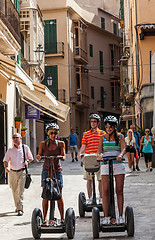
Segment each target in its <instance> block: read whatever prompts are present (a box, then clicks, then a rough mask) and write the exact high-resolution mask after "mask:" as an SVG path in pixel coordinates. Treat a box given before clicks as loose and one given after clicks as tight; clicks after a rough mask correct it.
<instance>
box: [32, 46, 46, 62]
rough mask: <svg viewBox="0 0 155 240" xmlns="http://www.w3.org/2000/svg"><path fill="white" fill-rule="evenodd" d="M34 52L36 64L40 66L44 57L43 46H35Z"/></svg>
mask: <svg viewBox="0 0 155 240" xmlns="http://www.w3.org/2000/svg"><path fill="white" fill-rule="evenodd" d="M34 52H35V53H36V58H37V62H38V64H39V65H41V64H42V62H43V58H44V55H45V51H44V50H43V46H42V45H41V44H40V43H39V44H38V46H37V49H36V50H35V51H34Z"/></svg>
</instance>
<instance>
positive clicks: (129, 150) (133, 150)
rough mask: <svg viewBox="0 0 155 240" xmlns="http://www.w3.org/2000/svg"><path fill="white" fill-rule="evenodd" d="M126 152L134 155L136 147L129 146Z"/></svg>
mask: <svg viewBox="0 0 155 240" xmlns="http://www.w3.org/2000/svg"><path fill="white" fill-rule="evenodd" d="M126 152H129V153H134V152H135V149H134V147H129V146H127V147H126Z"/></svg>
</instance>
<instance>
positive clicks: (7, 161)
mask: <svg viewBox="0 0 155 240" xmlns="http://www.w3.org/2000/svg"><path fill="white" fill-rule="evenodd" d="M12 139H13V147H12V148H9V149H8V150H7V152H6V154H5V156H4V159H3V162H4V167H5V171H6V172H7V173H8V177H9V186H10V188H11V190H12V194H13V198H14V203H15V207H16V209H15V212H17V213H18V216H22V215H23V212H24V211H23V193H24V187H25V179H26V172H25V165H28V162H31V161H32V160H33V156H32V153H31V151H30V148H29V147H28V146H27V145H24V151H25V162H24V152H23V147H22V144H21V141H22V137H21V135H20V134H19V133H15V134H14V135H13V137H12Z"/></svg>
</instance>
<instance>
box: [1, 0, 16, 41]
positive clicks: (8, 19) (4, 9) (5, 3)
mask: <svg viewBox="0 0 155 240" xmlns="http://www.w3.org/2000/svg"><path fill="white" fill-rule="evenodd" d="M0 19H1V20H2V21H3V23H4V24H5V25H6V26H7V28H8V29H9V31H10V32H11V33H12V35H13V36H14V37H15V39H16V40H17V42H18V43H19V44H20V27H19V26H20V16H19V13H18V11H17V10H16V8H15V6H14V4H13V3H12V1H11V0H0Z"/></svg>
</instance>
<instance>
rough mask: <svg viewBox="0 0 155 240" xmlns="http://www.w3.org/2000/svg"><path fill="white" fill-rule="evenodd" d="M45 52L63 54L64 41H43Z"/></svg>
mask: <svg viewBox="0 0 155 240" xmlns="http://www.w3.org/2000/svg"><path fill="white" fill-rule="evenodd" d="M45 54H59V55H62V56H64V43H63V42H48V43H45Z"/></svg>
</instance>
